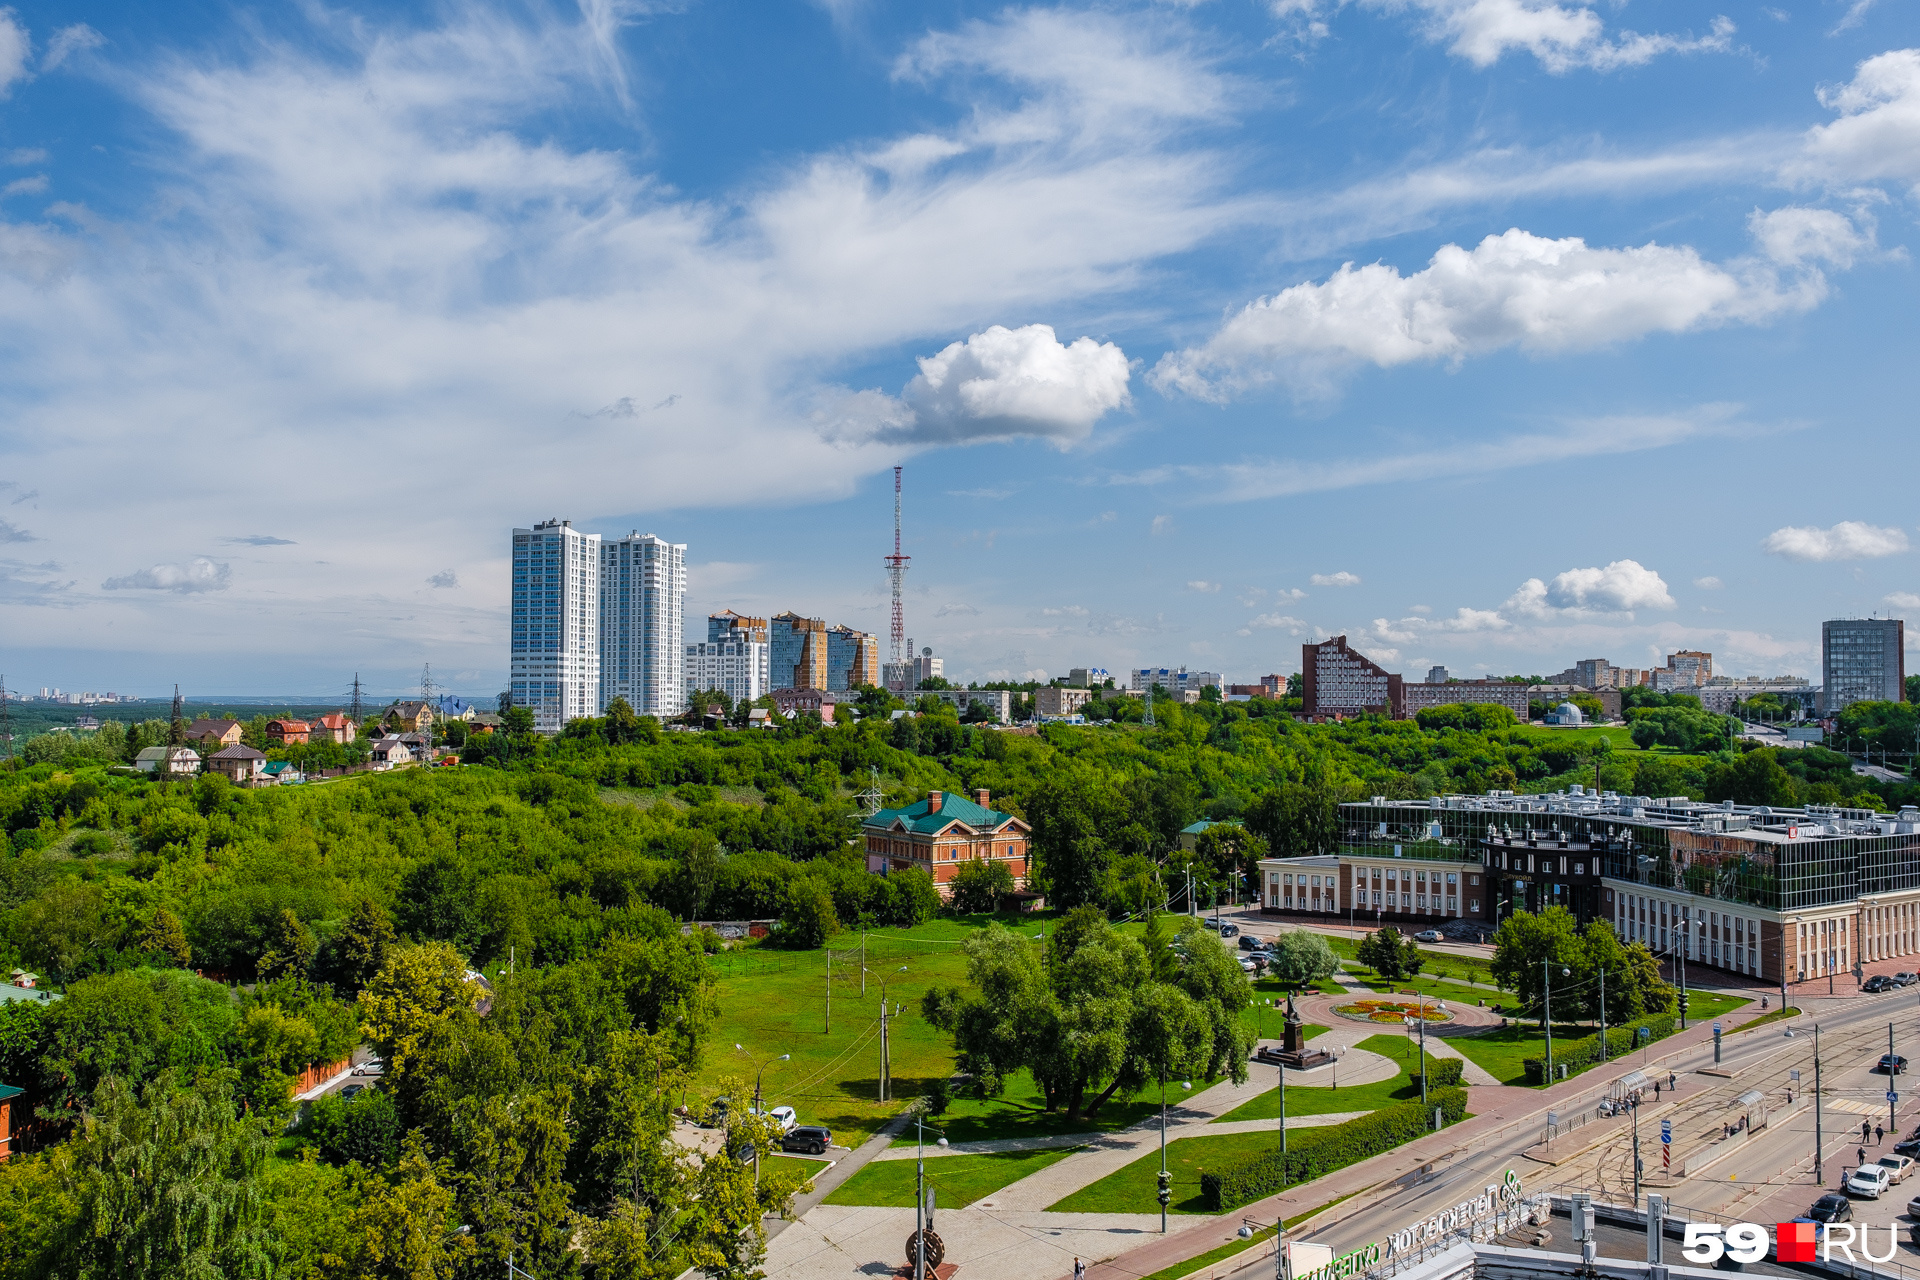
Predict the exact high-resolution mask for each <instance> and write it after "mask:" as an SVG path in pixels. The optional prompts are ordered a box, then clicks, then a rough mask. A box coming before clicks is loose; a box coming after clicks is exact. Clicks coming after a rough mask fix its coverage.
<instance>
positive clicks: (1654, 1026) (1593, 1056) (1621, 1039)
mask: <svg viewBox="0 0 1920 1280" xmlns="http://www.w3.org/2000/svg"><path fill="white" fill-rule="evenodd" d="M1676 1022H1677V1019H1676V1016H1675V1015H1674V1014H1671V1013H1656V1014H1652V1015H1649V1016H1648V1017H1645V1018H1641V1019H1640V1020H1639V1021H1637V1022H1629V1023H1627V1024H1626V1025H1624V1026H1619V1027H1608V1028H1607V1060H1608V1061H1609V1062H1611V1061H1613V1060H1614V1059H1616V1058H1624V1057H1626V1056H1627V1055H1628V1054H1629V1053H1632V1052H1633V1051H1634V1050H1635V1049H1638V1048H1639V1047H1640V1030H1639V1029H1640V1028H1641V1027H1645V1028H1646V1029H1647V1030H1648V1031H1650V1032H1652V1034H1651V1035H1650V1036H1649V1037H1648V1042H1649V1043H1651V1042H1652V1041H1654V1040H1665V1039H1666V1038H1667V1037H1668V1036H1670V1035H1672V1034H1673V1031H1674V1027H1675V1025H1676ZM1599 1061H1600V1037H1599V1036H1598V1035H1591V1036H1583V1037H1581V1038H1580V1039H1578V1040H1562V1041H1558V1042H1556V1043H1555V1044H1554V1046H1553V1066H1554V1070H1555V1072H1556V1073H1558V1071H1559V1069H1560V1068H1561V1067H1565V1068H1567V1075H1568V1076H1569V1077H1571V1076H1574V1075H1577V1074H1578V1073H1579V1072H1581V1071H1584V1070H1585V1069H1586V1068H1588V1067H1590V1066H1592V1065H1593V1064H1594V1063H1596V1062H1599ZM1521 1066H1522V1067H1523V1068H1524V1069H1525V1071H1526V1074H1527V1083H1528V1084H1542V1083H1546V1082H1547V1056H1546V1055H1545V1054H1544V1053H1543V1054H1541V1055H1540V1056H1539V1057H1537V1058H1526V1059H1523V1060H1522V1062H1521Z"/></svg>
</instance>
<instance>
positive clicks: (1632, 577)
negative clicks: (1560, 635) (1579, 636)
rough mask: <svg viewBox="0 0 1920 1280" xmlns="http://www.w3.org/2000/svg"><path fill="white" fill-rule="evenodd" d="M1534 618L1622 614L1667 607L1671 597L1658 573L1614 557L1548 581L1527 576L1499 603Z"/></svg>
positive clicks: (1672, 601)
mask: <svg viewBox="0 0 1920 1280" xmlns="http://www.w3.org/2000/svg"><path fill="white" fill-rule="evenodd" d="M1502 607H1503V608H1505V609H1508V610H1510V611H1512V612H1515V613H1520V614H1524V615H1527V616H1529V617H1535V618H1549V617H1555V616H1574V617H1582V616H1591V615H1594V614H1625V615H1627V616H1628V617H1629V618H1631V617H1632V616H1633V612H1634V610H1636V609H1671V608H1674V607H1675V606H1674V599H1673V595H1672V593H1671V592H1669V591H1668V590H1667V584H1666V583H1665V582H1664V581H1663V580H1662V579H1661V577H1660V575H1659V574H1657V573H1655V572H1654V571H1653V570H1652V569H1649V568H1647V567H1646V566H1645V565H1642V564H1641V563H1640V562H1639V561H1638V560H1615V561H1613V562H1611V563H1610V564H1608V565H1606V566H1605V567H1604V568H1598V569H1569V570H1567V571H1566V572H1565V573H1562V574H1558V575H1556V576H1555V577H1554V579H1553V581H1552V582H1550V583H1549V582H1543V581H1541V580H1540V579H1539V578H1529V579H1527V580H1526V581H1525V582H1523V583H1521V584H1520V589H1519V590H1517V591H1515V592H1514V593H1513V595H1512V596H1511V597H1509V598H1508V600H1507V602H1506V604H1505V605H1504V606H1502Z"/></svg>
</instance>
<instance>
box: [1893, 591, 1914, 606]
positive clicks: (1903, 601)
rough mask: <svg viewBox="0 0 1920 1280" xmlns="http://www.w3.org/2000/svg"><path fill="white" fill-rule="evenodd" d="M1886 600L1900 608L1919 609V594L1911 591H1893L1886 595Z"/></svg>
mask: <svg viewBox="0 0 1920 1280" xmlns="http://www.w3.org/2000/svg"><path fill="white" fill-rule="evenodd" d="M1886 602H1887V603H1888V604H1890V605H1893V606H1895V607H1896V608H1900V609H1920V596H1917V595H1915V594H1913V592H1911V591H1895V592H1893V593H1892V594H1890V595H1888V596H1887V597H1886Z"/></svg>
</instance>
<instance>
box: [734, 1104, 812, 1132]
mask: <svg viewBox="0 0 1920 1280" xmlns="http://www.w3.org/2000/svg"><path fill="white" fill-rule="evenodd" d="M747 1110H748V1112H749V1113H750V1114H752V1115H756V1116H757V1115H759V1114H761V1113H760V1112H759V1111H758V1110H756V1109H754V1108H752V1107H749V1108H747ZM766 1117H767V1119H769V1120H771V1121H773V1122H774V1123H775V1124H777V1125H779V1126H780V1132H782V1133H790V1132H792V1130H793V1126H794V1125H796V1124H798V1123H800V1117H799V1116H797V1115H795V1114H794V1112H793V1108H792V1107H774V1108H773V1109H772V1110H770V1111H768V1112H767V1113H766Z"/></svg>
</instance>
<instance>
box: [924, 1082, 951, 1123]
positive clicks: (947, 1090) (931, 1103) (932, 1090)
mask: <svg viewBox="0 0 1920 1280" xmlns="http://www.w3.org/2000/svg"><path fill="white" fill-rule="evenodd" d="M952 1102H953V1085H952V1084H951V1083H949V1082H948V1080H947V1078H946V1077H945V1076H941V1077H940V1078H939V1079H938V1080H935V1081H934V1082H933V1083H932V1084H930V1085H928V1086H927V1114H928V1115H930V1116H943V1115H945V1114H946V1113H947V1108H948V1106H950V1105H951V1104H952Z"/></svg>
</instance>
